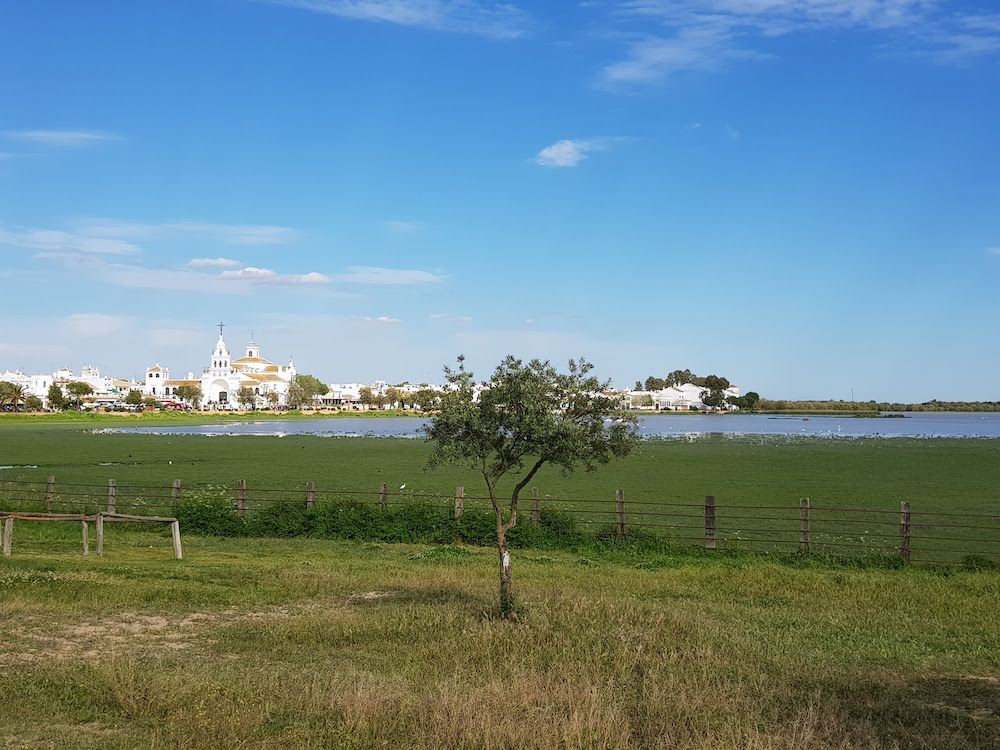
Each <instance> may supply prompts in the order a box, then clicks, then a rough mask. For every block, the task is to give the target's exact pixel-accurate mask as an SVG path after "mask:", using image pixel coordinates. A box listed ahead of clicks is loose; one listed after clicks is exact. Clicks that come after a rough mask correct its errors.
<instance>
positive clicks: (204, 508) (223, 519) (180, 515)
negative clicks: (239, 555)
mask: <svg viewBox="0 0 1000 750" xmlns="http://www.w3.org/2000/svg"><path fill="white" fill-rule="evenodd" d="M174 514H175V516H176V518H177V520H178V521H180V523H181V528H182V529H184V531H185V532H188V533H191V534H207V535H209V536H244V535H246V533H247V525H246V521H245V519H244V518H243V517H242V516H240V515H239V514H238V513H237V512H236V509H235V508H233V506H232V502H231V501H229V500H222V499H200V498H191V499H188V500H182V501H181V502H179V503H178V504H177V506H176V507H175V508H174Z"/></svg>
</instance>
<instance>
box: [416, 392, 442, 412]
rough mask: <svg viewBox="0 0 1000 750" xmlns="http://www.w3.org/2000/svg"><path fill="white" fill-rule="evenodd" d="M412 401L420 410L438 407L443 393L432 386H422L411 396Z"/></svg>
mask: <svg viewBox="0 0 1000 750" xmlns="http://www.w3.org/2000/svg"><path fill="white" fill-rule="evenodd" d="M410 400H411V403H412V404H413V405H414V406H415V407H416V408H417V409H420V411H430V410H431V409H436V408H437V406H438V404H439V403H440V402H441V394H440V393H439V392H437V391H432V390H431V389H430V388H421V389H420V390H419V391H417V392H416V393H414V394H413V395H412V396H411V397H410Z"/></svg>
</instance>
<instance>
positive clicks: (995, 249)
mask: <svg viewBox="0 0 1000 750" xmlns="http://www.w3.org/2000/svg"><path fill="white" fill-rule="evenodd" d="M986 252H988V253H990V254H991V255H1000V247H988V248H986Z"/></svg>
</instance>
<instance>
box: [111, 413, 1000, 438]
mask: <svg viewBox="0 0 1000 750" xmlns="http://www.w3.org/2000/svg"><path fill="white" fill-rule="evenodd" d="M426 421H427V420H425V419H417V418H413V417H384V418H377V419H373V418H366V417H341V418H335V419H331V418H319V419H296V420H275V419H268V420H254V419H247V420H246V421H245V422H230V423H228V424H206V425H183V426H176V427H171V426H158V427H153V426H149V427H120V428H110V429H106V430H96V432H122V433H133V434H142V433H145V434H154V435H216V436H218V435H266V436H277V437H284V436H286V435H318V436H321V437H367V436H370V437H404V438H415V437H419V436H420V428H421V427H422V426H423V425H424V424H425V423H426ZM639 429H640V431H641V433H642V434H643V435H644V436H646V437H682V436H697V435H708V434H721V435H787V436H802V437H849V438H862V437H866V438H872V437H875V438H891V437H911V438H912V437H918V438H938V437H950V438H1000V413H982V412H979V413H977V412H968V413H956V412H937V413H935V412H910V413H908V414H906V415H905V416H903V417H898V418H886V417H852V416H847V415H844V416H840V415H837V416H815V415H813V416H796V415H769V414H660V415H657V414H651V415H648V416H645V415H644V416H641V417H640V418H639Z"/></svg>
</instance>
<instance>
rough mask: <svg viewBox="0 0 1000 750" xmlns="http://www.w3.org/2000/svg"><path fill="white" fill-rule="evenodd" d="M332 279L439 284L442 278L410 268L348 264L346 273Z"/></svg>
mask: <svg viewBox="0 0 1000 750" xmlns="http://www.w3.org/2000/svg"><path fill="white" fill-rule="evenodd" d="M332 278H333V280H334V281H340V282H344V283H347V284H374V285H383V284H385V285H400V286H405V285H411V284H412V285H420V284H441V283H443V282H444V278H443V277H441V276H439V275H437V274H435V273H431V272H430V271H420V270H417V269H410V268H380V267H378V266H350V267H348V269H347V272H346V273H341V274H336V275H335V276H333V277H332Z"/></svg>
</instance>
